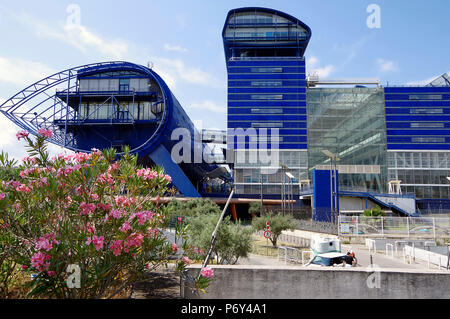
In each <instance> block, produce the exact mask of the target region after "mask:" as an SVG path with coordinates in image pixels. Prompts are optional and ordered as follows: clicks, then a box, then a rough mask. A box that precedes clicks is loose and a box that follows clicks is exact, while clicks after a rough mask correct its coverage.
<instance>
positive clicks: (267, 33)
mask: <svg viewBox="0 0 450 319" xmlns="http://www.w3.org/2000/svg"><path fill="white" fill-rule="evenodd" d="M222 37H223V43H224V49H225V58H226V60H227V61H228V60H229V59H230V58H231V57H241V58H242V57H282V56H287V57H293V56H294V57H295V56H297V57H302V56H303V55H304V53H305V50H306V47H307V46H308V43H309V40H310V38H311V29H310V27H308V26H307V25H306V24H305V23H303V22H302V21H300V20H299V19H297V18H295V17H293V16H291V15H289V14H287V13H284V12H281V11H278V10H274V9H269V8H260V7H244V8H237V9H232V10H230V11H229V12H228V14H227V17H226V19H225V24H224V27H223V30H222Z"/></svg>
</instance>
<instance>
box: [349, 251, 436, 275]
mask: <svg viewBox="0 0 450 319" xmlns="http://www.w3.org/2000/svg"><path fill="white" fill-rule="evenodd" d="M347 250H353V251H354V252H355V255H356V259H357V260H358V267H368V266H369V265H370V255H371V254H370V253H369V250H368V248H367V247H366V246H364V245H342V252H344V253H345V252H346V251H347ZM372 260H373V263H374V265H377V266H379V267H381V268H402V269H421V270H426V269H428V268H427V265H426V264H425V263H419V262H413V263H412V264H407V263H404V262H403V255H401V254H399V255H395V256H394V258H392V257H390V256H386V254H384V253H380V252H378V253H376V254H373V253H372ZM432 269H433V268H432ZM436 269H437V268H436Z"/></svg>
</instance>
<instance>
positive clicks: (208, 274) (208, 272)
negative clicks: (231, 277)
mask: <svg viewBox="0 0 450 319" xmlns="http://www.w3.org/2000/svg"><path fill="white" fill-rule="evenodd" d="M200 275H201V276H202V277H203V278H208V279H212V278H214V271H213V270H212V269H211V268H209V267H205V268H202V271H201V272H200Z"/></svg>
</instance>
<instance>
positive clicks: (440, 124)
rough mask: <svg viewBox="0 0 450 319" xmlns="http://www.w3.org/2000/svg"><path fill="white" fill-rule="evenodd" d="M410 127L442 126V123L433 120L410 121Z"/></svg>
mask: <svg viewBox="0 0 450 319" xmlns="http://www.w3.org/2000/svg"><path fill="white" fill-rule="evenodd" d="M411 127H412V128H436V127H444V123H433V122H415V123H411Z"/></svg>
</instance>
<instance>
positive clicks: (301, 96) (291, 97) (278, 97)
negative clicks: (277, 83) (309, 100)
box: [228, 93, 306, 101]
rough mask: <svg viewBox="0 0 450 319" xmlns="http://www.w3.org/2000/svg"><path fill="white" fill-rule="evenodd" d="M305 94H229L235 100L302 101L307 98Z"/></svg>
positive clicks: (230, 98)
mask: <svg viewBox="0 0 450 319" xmlns="http://www.w3.org/2000/svg"><path fill="white" fill-rule="evenodd" d="M305 99H306V96H305V94H236V93H233V94H228V101H233V100H235V101H236V100H271V101H276V100H290V101H300V100H305Z"/></svg>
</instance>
